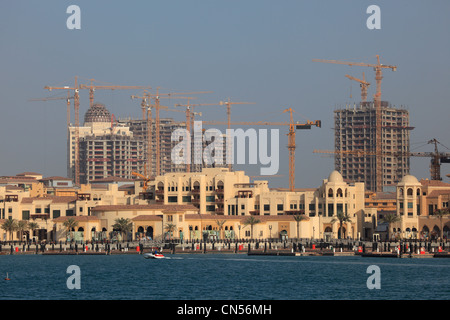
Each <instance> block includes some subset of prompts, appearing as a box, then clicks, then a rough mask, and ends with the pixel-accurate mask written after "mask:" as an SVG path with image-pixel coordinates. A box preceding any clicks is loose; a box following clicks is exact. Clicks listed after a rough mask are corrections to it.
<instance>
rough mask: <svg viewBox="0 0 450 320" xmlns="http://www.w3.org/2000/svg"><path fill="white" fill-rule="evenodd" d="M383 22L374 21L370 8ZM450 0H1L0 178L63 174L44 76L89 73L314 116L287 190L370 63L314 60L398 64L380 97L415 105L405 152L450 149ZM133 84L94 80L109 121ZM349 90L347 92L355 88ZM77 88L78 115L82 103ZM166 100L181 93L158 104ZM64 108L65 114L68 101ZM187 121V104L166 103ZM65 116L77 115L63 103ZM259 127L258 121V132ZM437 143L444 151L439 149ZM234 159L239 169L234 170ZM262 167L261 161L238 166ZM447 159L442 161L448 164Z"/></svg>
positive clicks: (235, 115)
mask: <svg viewBox="0 0 450 320" xmlns="http://www.w3.org/2000/svg"><path fill="white" fill-rule="evenodd" d="M73 4H74V5H78V6H79V7H80V9H81V29H80V30H69V29H68V28H67V26H66V20H67V18H68V17H69V16H70V14H67V13H66V9H67V7H68V6H69V5H73ZM373 4H374V5H378V6H379V7H380V9H381V29H380V30H369V29H368V28H367V26H366V20H367V19H368V18H369V16H370V14H367V13H366V9H367V7H368V6H370V5H373ZM449 14H450V2H449V1H447V0H441V1H439V0H434V1H380V0H371V1H362V0H353V1H314V0H307V1H306V0H305V1H301V0H282V1H275V0H271V1H269V0H240V1H236V0H222V1H218V0H217V1H213V0H191V1H189V0H177V1H175V0H172V1H168V0H164V1H163V0H161V1H137V0H135V1H100V0H96V1H76V0H72V1H62V0H54V1H2V2H1V3H0V43H1V50H0V67H1V68H0V70H1V71H0V111H1V114H0V148H1V151H0V175H15V174H17V173H20V172H23V171H36V172H40V173H42V174H44V175H45V176H50V175H62V176H66V148H67V147H66V142H67V141H66V107H65V102H64V101H63V100H59V101H49V102H29V101H28V100H29V99H31V98H43V97H49V96H63V95H65V94H66V92H63V91H56V92H54V91H53V92H48V91H47V90H44V86H46V85H50V86H63V85H73V84H74V78H75V76H78V77H79V79H80V82H81V83H88V81H89V80H88V79H92V78H93V79H96V80H97V81H99V82H104V83H109V84H114V85H127V86H131V85H140V86H151V87H153V88H156V87H158V86H159V87H161V91H162V92H180V91H212V92H213V93H209V94H202V95H196V97H197V99H196V100H195V103H214V102H218V101H220V100H223V99H227V98H230V99H231V100H232V101H244V102H254V103H255V104H254V105H241V106H238V105H236V106H234V107H233V108H232V119H233V120H235V121H288V120H289V118H288V115H287V114H283V113H282V111H283V110H284V109H285V108H289V107H290V108H293V109H294V110H295V111H296V112H295V114H294V117H295V120H298V121H300V122H305V121H306V120H307V119H309V120H321V121H322V128H320V129H319V128H315V127H313V128H312V129H311V130H302V131H297V139H296V142H297V152H296V186H297V187H317V186H318V185H320V183H321V180H322V179H324V178H327V177H328V175H329V173H330V172H331V171H332V170H333V168H334V161H333V158H331V157H325V156H324V155H321V154H314V153H313V150H314V149H325V150H332V149H333V148H334V135H333V129H332V128H333V110H334V109H335V108H337V107H342V106H345V105H346V104H354V103H357V102H358V101H359V99H360V88H359V84H358V83H356V82H354V81H350V80H349V79H347V78H345V74H350V75H353V76H355V77H357V78H359V77H361V76H362V72H365V74H366V79H367V80H368V81H369V82H371V84H372V85H371V86H370V88H369V97H372V95H373V94H374V92H375V79H374V77H375V74H374V71H373V70H372V68H367V67H349V66H345V65H338V64H326V63H316V62H312V59H334V60H343V61H355V62H366V63H376V57H375V55H377V54H379V55H380V56H381V62H382V63H384V64H388V65H396V66H397V67H398V69H397V72H392V71H390V70H385V72H384V73H383V76H384V78H383V82H382V99H383V100H387V101H389V102H390V103H391V104H393V105H396V106H404V107H405V108H407V109H408V110H409V111H410V122H411V125H412V126H414V127H415V129H414V130H413V131H412V132H411V150H412V151H415V152H417V151H429V152H431V151H433V146H432V145H427V144H426V142H427V141H428V140H430V139H433V138H436V139H437V140H438V141H440V142H441V143H442V144H443V145H444V146H447V147H450V136H449V126H448V121H449V118H450V111H449V101H450V90H449V84H450V37H449V36H448V31H449V30H450V19H449ZM141 93H142V92H141V91H138V90H137V91H136V90H122V91H111V90H99V91H97V92H96V95H95V100H96V101H98V102H102V103H104V104H105V105H106V106H107V108H108V109H109V110H110V111H111V112H112V113H114V115H115V116H116V117H126V116H127V117H128V116H131V117H136V118H137V117H139V116H140V115H141V111H140V105H139V104H140V102H139V101H137V100H131V99H130V95H132V94H141ZM350 95H351V97H350ZM88 103H89V102H88V92H87V90H82V92H81V107H80V119H81V120H82V119H83V116H84V113H85V111H86V110H87V108H88ZM164 103H165V104H169V105H174V104H175V103H185V101H168V100H165V101H164ZM72 111H73V110H72ZM197 111H201V112H203V117H202V119H204V120H226V111H225V108H224V107H220V106H211V107H201V108H200V107H199V108H197ZM161 116H168V117H169V116H170V117H174V118H177V119H180V120H182V119H183V114H182V113H180V114H178V113H169V112H162V114H161ZM71 117H72V120H73V119H74V116H73V113H72V116H71ZM257 129H260V128H257ZM279 129H280V170H279V174H280V175H284V176H283V177H281V178H272V179H271V180H270V186H272V187H280V186H285V187H287V186H288V157H287V156H288V150H287V142H288V140H287V136H286V135H285V133H286V132H287V127H281V128H279ZM440 151H445V152H450V150H448V149H446V148H445V147H442V146H440ZM429 162H430V159H429V158H412V159H411V174H413V175H415V176H417V177H418V178H429V176H430V173H429ZM237 168H239V167H237ZM245 169H246V171H247V173H248V174H249V175H258V174H259V166H250V167H248V166H245ZM449 172H450V166H449V165H447V164H444V165H443V166H442V176H443V177H444V181H448V178H446V177H445V174H448V173H449Z"/></svg>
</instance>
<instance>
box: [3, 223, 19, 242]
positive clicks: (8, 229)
mask: <svg viewBox="0 0 450 320" xmlns="http://www.w3.org/2000/svg"><path fill="white" fill-rule="evenodd" d="M2 229H3V230H5V231H6V232H9V241H12V239H13V232H14V231H16V230H17V221H16V220H14V219H7V220H5V222H3V224H2Z"/></svg>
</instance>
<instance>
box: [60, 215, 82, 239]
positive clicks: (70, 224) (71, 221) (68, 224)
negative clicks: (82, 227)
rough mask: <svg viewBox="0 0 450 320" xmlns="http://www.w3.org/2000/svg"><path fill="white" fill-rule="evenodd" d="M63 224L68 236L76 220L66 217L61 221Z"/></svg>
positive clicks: (75, 225) (74, 226) (76, 222)
mask: <svg viewBox="0 0 450 320" xmlns="http://www.w3.org/2000/svg"><path fill="white" fill-rule="evenodd" d="M63 226H64V227H66V228H67V236H69V234H70V231H71V230H72V229H75V228H76V227H77V226H78V221H76V220H75V219H74V218H68V219H67V220H66V221H64V222H63Z"/></svg>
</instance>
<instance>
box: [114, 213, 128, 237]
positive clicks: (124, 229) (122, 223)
mask: <svg viewBox="0 0 450 320" xmlns="http://www.w3.org/2000/svg"><path fill="white" fill-rule="evenodd" d="M114 222H115V223H114V224H113V225H112V227H113V229H115V230H117V231H119V232H120V234H121V235H122V239H125V236H126V235H127V234H128V233H129V232H131V231H132V230H133V223H132V222H131V221H130V219H128V218H118V219H116V220H115V221H114Z"/></svg>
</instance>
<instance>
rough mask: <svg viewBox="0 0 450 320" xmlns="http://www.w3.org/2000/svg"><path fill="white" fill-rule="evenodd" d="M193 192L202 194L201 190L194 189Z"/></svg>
mask: <svg viewBox="0 0 450 320" xmlns="http://www.w3.org/2000/svg"><path fill="white" fill-rule="evenodd" d="M191 192H192V193H200V189H198V188H195V189H192V190H191Z"/></svg>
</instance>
